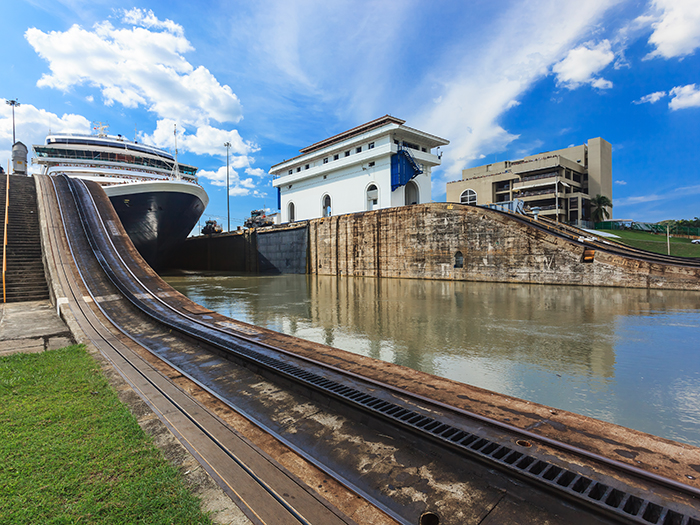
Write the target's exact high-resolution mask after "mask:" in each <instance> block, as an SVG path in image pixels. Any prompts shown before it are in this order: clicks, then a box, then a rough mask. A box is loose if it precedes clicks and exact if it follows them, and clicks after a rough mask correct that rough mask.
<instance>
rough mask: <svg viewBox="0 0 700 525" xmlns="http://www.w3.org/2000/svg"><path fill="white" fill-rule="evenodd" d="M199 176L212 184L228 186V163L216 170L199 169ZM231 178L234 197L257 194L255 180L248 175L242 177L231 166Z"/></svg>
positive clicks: (229, 174) (230, 187)
mask: <svg viewBox="0 0 700 525" xmlns="http://www.w3.org/2000/svg"><path fill="white" fill-rule="evenodd" d="M197 175H198V176H199V178H200V179H201V178H204V179H207V180H208V181H209V182H210V183H211V184H212V186H221V187H224V188H225V187H226V165H223V166H221V167H220V168H219V169H217V170H216V171H210V170H199V171H198V172H197ZM228 179H229V192H228V193H229V195H231V196H232V197H242V196H246V195H254V194H255V191H254V190H255V182H254V181H253V179H252V178H250V177H248V178H245V179H241V177H240V175H239V174H238V172H237V171H236V170H234V169H231V168H230V167H229V170H228Z"/></svg>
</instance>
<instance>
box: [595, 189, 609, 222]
mask: <svg viewBox="0 0 700 525" xmlns="http://www.w3.org/2000/svg"><path fill="white" fill-rule="evenodd" d="M612 205H613V203H612V201H611V200H610V199H608V198H607V197H606V196H605V195H600V194H598V195H596V196H595V199H592V200H591V207H592V208H593V210H592V211H591V219H592V220H593V222H603V221H604V220H605V219H609V218H610V214H609V213H608V210H606V209H605V208H612Z"/></svg>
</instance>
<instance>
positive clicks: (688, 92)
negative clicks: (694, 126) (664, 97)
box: [668, 84, 700, 111]
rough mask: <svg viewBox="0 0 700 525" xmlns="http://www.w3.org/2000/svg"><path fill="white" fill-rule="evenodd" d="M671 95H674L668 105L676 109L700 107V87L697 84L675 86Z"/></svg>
mask: <svg viewBox="0 0 700 525" xmlns="http://www.w3.org/2000/svg"><path fill="white" fill-rule="evenodd" d="M669 95H670V96H671V97H672V98H671V102H669V103H668V107H669V108H671V110H673V111H675V110H677V109H684V108H696V107H700V89H698V88H697V86H696V85H695V84H688V85H687V86H677V87H674V88H673V89H672V90H671V91H670V93H669Z"/></svg>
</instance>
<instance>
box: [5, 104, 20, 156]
mask: <svg viewBox="0 0 700 525" xmlns="http://www.w3.org/2000/svg"><path fill="white" fill-rule="evenodd" d="M5 103H6V104H7V105H8V106H12V145H13V146H14V145H15V142H17V141H16V140H15V108H18V107H20V106H21V104H20V103H19V101H18V100H17V99H14V100H6V101H5Z"/></svg>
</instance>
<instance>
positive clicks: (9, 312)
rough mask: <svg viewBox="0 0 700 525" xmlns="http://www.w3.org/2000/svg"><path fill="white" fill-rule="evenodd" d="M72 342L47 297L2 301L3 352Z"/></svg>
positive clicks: (38, 349)
mask: <svg viewBox="0 0 700 525" xmlns="http://www.w3.org/2000/svg"><path fill="white" fill-rule="evenodd" d="M71 344H73V339H72V337H71V333H70V331H69V330H68V327H67V326H66V325H65V323H64V322H63V321H62V320H61V319H60V318H59V317H58V314H57V313H56V309H55V308H54V307H53V305H52V304H51V303H50V302H49V301H48V300H44V301H28V302H19V303H7V304H0V356H4V355H10V354H16V353H36V352H43V351H45V350H57V349H59V348H64V347H66V346H69V345H71Z"/></svg>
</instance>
